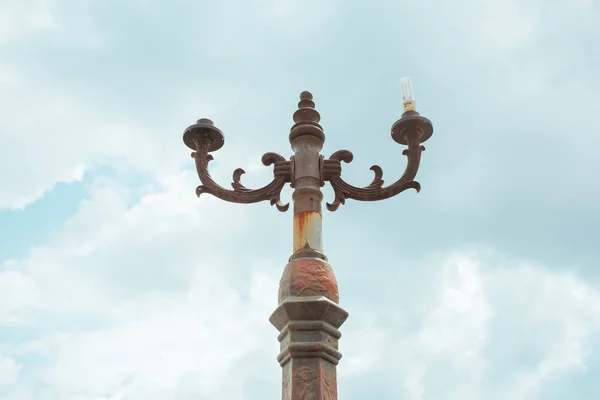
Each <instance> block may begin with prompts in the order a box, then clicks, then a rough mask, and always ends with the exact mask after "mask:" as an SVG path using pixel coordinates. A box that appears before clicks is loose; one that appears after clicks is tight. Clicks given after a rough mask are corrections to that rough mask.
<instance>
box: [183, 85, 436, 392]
mask: <svg viewBox="0 0 600 400" xmlns="http://www.w3.org/2000/svg"><path fill="white" fill-rule="evenodd" d="M402 92H403V101H404V113H403V114H402V117H401V118H400V119H399V120H398V121H396V123H394V125H392V129H391V134H392V139H393V140H394V141H396V142H397V143H399V144H401V145H407V146H408V148H407V149H406V150H404V151H403V152H402V154H403V155H405V156H407V158H408V163H407V166H406V170H405V171H404V174H403V175H402V176H401V177H400V178H399V179H398V180H397V181H396V182H394V183H393V184H391V185H389V186H383V180H382V176H383V171H382V170H381V167H379V166H377V165H374V166H372V167H371V170H372V171H373V172H374V173H375V178H374V179H373V181H372V182H371V184H370V185H368V186H366V187H356V186H353V185H351V184H349V183H347V182H346V181H344V179H342V177H341V173H342V166H341V162H342V161H343V162H346V163H349V162H351V161H352V158H353V155H352V153H351V152H350V151H348V150H339V151H336V152H335V153H333V154H332V155H331V156H330V157H329V158H328V159H326V158H325V157H324V156H323V155H322V154H321V150H322V148H323V143H324V142H325V134H324V133H323V128H322V127H321V125H319V121H320V118H321V117H320V115H319V113H318V112H317V111H316V110H315V103H314V102H313V96H312V94H310V93H309V92H302V94H301V95H300V102H299V103H298V110H297V111H296V112H295V113H294V122H295V124H294V125H293V126H292V128H291V131H290V135H289V139H290V143H291V145H292V149H293V151H294V155H293V156H292V157H291V158H290V159H289V160H286V159H285V158H284V157H283V156H281V155H279V154H276V153H266V154H265V155H263V157H262V162H263V164H264V165H265V166H269V165H273V175H274V179H273V181H272V182H271V183H269V184H268V185H266V186H264V187H262V188H260V189H248V188H246V187H245V186H244V185H242V183H241V182H240V178H241V176H242V174H244V170H243V169H241V168H238V169H236V170H235V171H234V172H233V183H232V184H231V186H232V187H233V190H231V189H225V188H224V187H222V186H220V185H218V184H217V183H216V182H215V181H214V180H213V179H212V178H211V176H210V173H209V171H208V163H209V161H211V160H212V159H213V156H212V155H211V154H210V153H212V152H214V151H216V150H219V149H220V148H221V147H222V146H223V143H224V136H223V133H222V132H221V131H220V130H219V129H218V128H217V127H215V126H214V124H213V122H212V121H210V120H208V119H200V120H198V122H197V123H196V124H194V125H192V126H190V127H188V128H187V129H186V130H185V132H184V134H183V141H184V143H185V144H186V145H187V146H188V147H190V148H191V149H193V150H194V152H193V153H192V157H193V158H195V160H196V169H197V170H198V176H199V177H200V181H201V183H202V184H201V185H200V186H198V187H197V188H196V194H197V195H198V196H200V194H202V193H210V194H212V195H214V196H216V197H218V198H220V199H222V200H225V201H230V202H234V203H257V202H260V201H263V200H267V201H269V202H270V203H271V204H272V205H275V206H276V207H277V209H278V210H279V211H287V209H288V208H289V204H283V203H282V202H281V200H280V193H281V190H282V188H283V187H284V185H285V184H286V183H290V184H291V187H292V188H293V189H294V191H293V195H292V199H293V203H294V235H293V243H294V252H293V254H292V256H291V257H290V259H289V263H288V264H287V265H286V266H285V269H284V270H283V275H282V277H281V281H280V284H279V306H278V307H277V309H276V310H275V311H274V312H273V314H272V315H271V318H270V322H271V323H272V324H273V325H274V326H275V328H277V330H278V331H279V332H280V333H279V336H278V340H279V342H280V343H281V352H280V353H279V356H278V357H277V360H278V361H279V363H280V365H281V367H282V369H283V380H282V392H283V396H282V399H283V400H313V399H314V400H336V399H337V378H336V366H337V364H338V362H339V360H340V359H341V357H342V354H341V353H340V352H339V351H338V340H339V338H340V337H341V334H340V331H339V330H338V329H339V327H340V326H341V325H342V324H343V323H344V321H345V320H346V318H347V317H348V313H347V312H346V311H345V310H344V309H343V308H341V307H340V306H339V305H338V303H339V293H338V285H337V282H336V279H335V275H334V273H333V270H332V268H331V266H330V265H329V263H328V262H327V258H326V257H325V255H324V254H323V241H322V233H321V226H322V222H321V221H322V212H321V203H322V200H323V193H322V192H321V187H322V186H324V185H325V182H329V183H330V184H331V186H332V187H333V190H334V193H335V198H334V199H333V201H332V202H331V203H327V209H328V210H329V211H335V210H336V209H337V208H338V207H339V206H340V205H341V204H344V202H345V201H346V199H355V200H363V201H375V200H382V199H386V198H389V197H392V196H395V195H397V194H398V193H400V192H402V191H404V190H406V189H409V188H412V189H416V190H417V191H419V190H420V185H419V183H418V182H416V181H414V178H415V176H416V174H417V170H418V168H419V163H420V160H421V152H422V151H424V150H425V148H424V147H423V146H422V145H421V143H423V142H425V141H426V140H427V139H429V138H430V137H431V135H432V133H433V126H432V125H431V122H430V121H429V120H428V119H427V118H425V117H422V116H420V115H419V113H417V112H416V110H415V101H414V98H413V96H412V90H411V86H410V80H409V79H408V78H403V79H402Z"/></svg>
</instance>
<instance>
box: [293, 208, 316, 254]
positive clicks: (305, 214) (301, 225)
mask: <svg viewBox="0 0 600 400" xmlns="http://www.w3.org/2000/svg"><path fill="white" fill-rule="evenodd" d="M320 216H321V215H320V213H319V212H317V211H312V210H310V211H299V212H297V213H295V214H294V251H297V250H300V249H302V248H304V247H305V246H306V245H307V244H310V243H309V239H313V240H314V238H310V232H309V230H310V228H311V225H312V223H314V221H315V220H316V219H317V218H319V217H320ZM309 247H310V246H309Z"/></svg>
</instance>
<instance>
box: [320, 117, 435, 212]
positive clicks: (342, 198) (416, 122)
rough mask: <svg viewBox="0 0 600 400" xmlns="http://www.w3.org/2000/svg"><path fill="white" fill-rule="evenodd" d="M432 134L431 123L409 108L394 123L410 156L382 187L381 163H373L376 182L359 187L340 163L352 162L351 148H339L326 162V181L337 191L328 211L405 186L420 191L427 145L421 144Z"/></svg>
mask: <svg viewBox="0 0 600 400" xmlns="http://www.w3.org/2000/svg"><path fill="white" fill-rule="evenodd" d="M432 133H433V126H432V125H431V122H430V121H429V120H428V119H427V118H425V117H421V116H420V115H419V113H417V112H416V111H408V112H405V113H404V114H403V115H402V118H400V119H399V120H398V121H396V123H394V125H393V126H392V138H393V139H394V140H395V141H396V142H398V143H401V144H407V145H408V149H406V150H404V151H403V152H402V154H403V155H405V156H406V157H407V158H408V162H407V164H406V169H405V170H404V173H403V174H402V176H401V177H400V178H399V179H398V180H397V181H396V182H394V183H393V184H391V185H389V186H385V187H384V186H383V170H382V169H381V167H380V166H379V165H373V166H372V167H371V170H372V171H373V172H374V173H375V177H374V178H373V181H372V182H371V183H370V184H369V185H368V186H366V187H356V186H353V185H351V184H349V183H347V182H346V181H344V180H343V179H342V177H341V174H342V167H341V162H342V161H343V162H345V163H350V162H352V160H353V158H354V156H353V155H352V153H351V152H350V151H348V150H339V151H336V152H335V153H333V154H332V155H331V157H330V158H329V159H327V160H324V161H323V180H325V181H329V182H330V183H331V186H332V187H333V191H334V194H335V198H334V201H333V202H332V203H327V209H328V210H329V211H335V210H337V209H338V207H339V206H340V205H341V204H344V203H345V202H346V199H355V200H361V201H376V200H383V199H387V198H390V197H393V196H396V195H397V194H399V193H401V192H403V191H405V190H406V189H415V190H416V191H417V192H418V191H420V190H421V185H420V184H419V182H417V181H415V180H414V179H415V177H416V175H417V171H418V170H419V165H420V163H421V153H422V152H423V151H425V147H424V146H422V145H421V143H423V142H424V141H426V140H427V139H429V138H430V137H431V135H432Z"/></svg>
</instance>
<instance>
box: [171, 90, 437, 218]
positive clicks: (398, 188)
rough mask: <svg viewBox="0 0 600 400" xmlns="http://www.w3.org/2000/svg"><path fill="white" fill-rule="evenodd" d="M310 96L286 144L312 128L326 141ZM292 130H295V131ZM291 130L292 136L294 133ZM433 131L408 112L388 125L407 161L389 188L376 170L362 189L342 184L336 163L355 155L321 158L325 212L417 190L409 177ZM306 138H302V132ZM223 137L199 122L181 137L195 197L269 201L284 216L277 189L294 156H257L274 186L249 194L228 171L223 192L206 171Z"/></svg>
mask: <svg viewBox="0 0 600 400" xmlns="http://www.w3.org/2000/svg"><path fill="white" fill-rule="evenodd" d="M312 99H313V96H312V94H311V93H310V92H303V93H302V94H301V95H300V103H299V104H298V111H297V112H296V113H297V114H298V115H299V116H302V117H303V119H299V120H298V121H297V123H296V124H295V125H294V126H293V127H292V132H291V134H290V136H291V139H293V136H294V135H298V132H297V131H298V130H299V129H298V128H299V127H303V128H306V127H313V128H314V132H311V133H308V134H313V135H315V136H316V137H322V138H323V141H324V139H325V136H324V134H322V132H323V130H322V128H321V126H320V125H319V124H318V122H319V120H320V116H319V114H318V112H317V111H316V110H315V109H314V107H315V105H314V103H313V101H312ZM294 128H296V129H294ZM295 130H296V132H294V131H295ZM432 133H433V126H432V124H431V121H429V119H427V118H425V117H423V116H421V115H419V113H418V112H416V111H407V112H405V113H404V114H403V115H402V117H401V118H400V119H399V120H398V121H396V123H395V124H394V125H393V126H392V138H393V139H394V140H395V141H396V142H397V143H399V144H403V145H408V148H407V149H405V150H404V151H403V152H402V154H403V155H405V156H406V157H407V158H408V162H407V165H406V169H405V171H404V174H402V176H401V177H400V178H399V179H398V180H397V181H396V182H394V183H393V184H391V185H389V186H385V187H384V186H383V183H384V181H383V170H382V169H381V167H380V166H379V165H373V166H372V167H371V170H372V171H373V172H374V173H375V177H374V179H373V181H372V182H371V183H370V184H369V185H368V186H365V187H357V186H353V185H351V184H349V183H347V182H346V181H345V180H344V179H342V177H341V175H342V166H341V163H342V162H345V163H350V162H352V160H353V159H354V155H353V154H352V152H350V151H349V150H338V151H336V152H335V153H333V154H332V155H331V156H330V157H329V159H323V156H321V160H320V170H321V177H322V179H321V186H323V185H324V183H325V182H330V183H331V186H332V187H333V190H334V193H335V198H334V200H333V202H332V203H327V209H328V210H329V211H335V210H337V209H338V207H339V206H340V205H341V204H344V203H345V202H346V199H354V200H361V201H376V200H383V199H387V198H390V197H393V196H395V195H397V194H399V193H401V192H403V191H404V190H406V189H415V190H416V191H417V192H418V191H420V190H421V185H420V184H419V182H417V181H415V180H414V178H415V177H416V175H417V171H418V170H419V164H420V162H421V153H422V152H423V151H425V147H424V146H422V145H421V143H423V142H425V141H426V140H427V139H429V138H430V137H431V135H432ZM304 134H306V133H304ZM224 139H225V137H224V135H223V133H222V132H221V130H220V129H218V128H217V127H216V126H214V124H213V122H212V121H211V120H210V119H206V118H203V119H199V120H198V122H197V123H196V124H194V125H191V126H190V127H188V128H187V129H186V130H185V133H184V135H183V140H184V143H185V144H186V145H187V146H188V147H190V148H191V149H193V150H195V151H194V152H193V153H192V157H194V158H195V159H196V169H197V171H198V176H199V177H200V182H202V185H200V186H198V187H197V188H196V195H197V196H200V195H201V194H202V193H209V194H212V195H213V196H216V197H218V198H220V199H221V200H225V201H229V202H233V203H257V202H260V201H264V200H268V201H269V202H270V203H271V205H275V206H276V207H277V209H278V210H279V211H287V210H288V209H289V204H283V203H282V202H281V199H280V196H281V190H282V189H283V187H284V186H285V184H286V183H290V182H293V180H294V176H293V171H294V157H293V156H292V157H291V158H290V160H286V159H285V158H284V157H283V156H281V155H280V154H277V153H265V154H264V155H263V156H262V163H263V164H264V165H265V166H269V165H273V181H272V182H271V183H269V184H268V185H266V186H264V187H262V188H260V189H254V190H253V189H248V188H246V187H245V186H244V185H243V184H242V183H241V182H240V178H241V176H242V175H243V174H244V173H245V171H244V170H243V169H241V168H238V169H236V170H235V171H233V182H232V183H231V186H232V187H233V190H228V189H226V188H224V187H222V186H220V185H219V184H218V183H216V182H215V181H214V180H213V179H212V177H211V176H210V173H209V171H208V163H209V162H210V161H212V160H213V156H212V155H211V154H210V153H211V152H214V151H217V150H219V149H220V148H221V147H223V144H224Z"/></svg>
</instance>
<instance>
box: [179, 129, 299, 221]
mask: <svg viewBox="0 0 600 400" xmlns="http://www.w3.org/2000/svg"><path fill="white" fill-rule="evenodd" d="M200 121H202V123H201V122H200ZM198 126H200V127H198ZM220 132H221V131H220V130H218V129H217V128H215V127H214V126H213V125H212V121H210V120H207V119H204V120H199V123H198V124H196V125H192V126H191V127H189V128H188V129H186V131H185V133H184V142H185V143H186V145H188V146H190V147H191V146H192V144H191V143H193V145H194V146H195V149H196V151H195V152H193V153H192V157H194V158H195V159H196V170H197V172H198V177H199V178H200V182H202V185H200V186H198V187H197V188H196V195H197V196H200V195H201V194H202V193H209V194H212V195H213V196H216V197H218V198H220V199H222V200H225V201H229V202H233V203H257V202H260V201H264V200H268V201H269V202H270V203H271V205H275V206H276V207H277V209H278V210H279V211H287V209H288V208H289V205H288V204H284V203H282V202H281V199H280V196H281V190H282V189H283V186H284V185H285V184H286V183H287V182H290V180H291V171H292V167H291V162H290V161H287V160H286V159H285V158H283V157H282V156H281V155H279V154H277V153H265V154H264V155H263V157H262V163H263V164H264V165H265V166H269V165H273V175H274V176H275V177H274V179H273V181H271V183H269V184H268V185H266V186H264V187H262V188H260V189H256V190H252V189H248V188H247V187H245V186H244V185H243V184H242V183H241V181H240V179H241V177H242V175H243V174H244V173H245V171H244V170H243V169H241V168H238V169H236V170H235V171H233V182H232V183H231V186H232V187H233V190H228V189H225V188H224V187H222V186H220V185H219V184H218V183H216V182H215V181H214V180H213V179H212V177H211V176H210V173H209V172H208V163H209V162H210V161H212V160H213V156H212V155H211V154H209V153H210V152H211V151H214V150H218V149H219V148H220V147H221V146H222V136H219V134H220ZM221 135H222V134H221ZM215 141H216V142H215Z"/></svg>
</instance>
